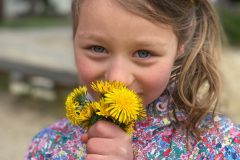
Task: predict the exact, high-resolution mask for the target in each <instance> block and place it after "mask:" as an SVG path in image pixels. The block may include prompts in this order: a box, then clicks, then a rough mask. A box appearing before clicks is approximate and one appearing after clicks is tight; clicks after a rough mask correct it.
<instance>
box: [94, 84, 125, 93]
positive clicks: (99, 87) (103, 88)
mask: <svg viewBox="0 0 240 160" xmlns="http://www.w3.org/2000/svg"><path fill="white" fill-rule="evenodd" d="M124 87H126V86H125V84H124V83H123V82H119V81H112V82H110V81H97V82H96V83H92V84H91V88H92V89H93V90H94V91H95V92H97V93H100V94H105V93H107V92H109V91H111V90H112V89H114V88H115V89H120V88H124Z"/></svg>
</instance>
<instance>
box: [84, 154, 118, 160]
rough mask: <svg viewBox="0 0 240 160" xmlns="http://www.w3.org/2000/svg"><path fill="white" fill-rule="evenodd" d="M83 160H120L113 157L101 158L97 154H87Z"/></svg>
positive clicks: (101, 156)
mask: <svg viewBox="0 0 240 160" xmlns="http://www.w3.org/2000/svg"><path fill="white" fill-rule="evenodd" d="M85 160H120V158H119V157H113V156H103V155H98V154H88V155H87V156H86V157H85Z"/></svg>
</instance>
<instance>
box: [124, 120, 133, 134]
mask: <svg viewBox="0 0 240 160" xmlns="http://www.w3.org/2000/svg"><path fill="white" fill-rule="evenodd" d="M133 127H134V122H132V123H130V124H128V125H126V126H125V127H124V128H123V130H124V131H125V132H126V133H127V134H128V135H131V134H132V133H133V132H134V131H135V130H134V128H133Z"/></svg>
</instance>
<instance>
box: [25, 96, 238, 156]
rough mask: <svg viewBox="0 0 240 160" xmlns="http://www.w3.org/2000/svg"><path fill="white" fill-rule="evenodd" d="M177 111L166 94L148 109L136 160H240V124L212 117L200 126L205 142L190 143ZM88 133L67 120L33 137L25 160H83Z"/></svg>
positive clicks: (135, 137) (137, 136)
mask: <svg viewBox="0 0 240 160" xmlns="http://www.w3.org/2000/svg"><path fill="white" fill-rule="evenodd" d="M173 109H174V105H172V104H169V100H168V96H166V95H163V96H161V97H159V98H158V99H157V100H155V101H154V102H153V103H152V104H150V105H149V106H148V109H147V118H146V119H145V120H144V121H141V122H137V123H136V125H135V130H136V132H135V133H134V134H133V137H132V145H133V150H134V155H135V160H159V159H170V160H171V159H172V160H176V159H183V160H184V159H194V160H195V159H197V160H205V159H206V160H208V159H209V160H222V159H228V160H231V159H239V160H240V126H239V125H236V124H234V123H233V122H232V121H231V120H230V119H229V118H227V117H225V116H221V115H215V116H214V117H212V116H211V114H209V115H207V116H206V117H205V118H204V119H203V120H202V122H201V123H200V124H199V128H201V130H205V132H204V133H203V134H202V135H201V140H197V139H196V138H195V137H194V135H193V134H190V135H189V136H188V141H187V136H186V128H185V127H184V121H185V120H186V119H187V114H186V113H185V112H184V111H179V110H177V111H176V114H175V116H174V114H173ZM176 119H177V120H176ZM84 132H85V131H84V130H83V129H82V128H80V127H77V126H73V125H72V124H70V122H69V121H68V120H67V119H63V120H60V121H58V122H57V123H55V124H53V125H51V126H49V127H47V128H45V129H44V130H42V131H41V132H39V133H38V134H37V135H36V136H35V137H34V138H33V140H32V142H31V144H30V146H29V149H28V151H27V154H26V156H25V159H27V160H48V159H51V160H76V159H78V160H83V159H84V156H85V154H86V146H85V144H83V143H82V142H81V141H80V137H81V135H82V134H83V133H84ZM187 142H188V145H187ZM187 146H188V147H187Z"/></svg>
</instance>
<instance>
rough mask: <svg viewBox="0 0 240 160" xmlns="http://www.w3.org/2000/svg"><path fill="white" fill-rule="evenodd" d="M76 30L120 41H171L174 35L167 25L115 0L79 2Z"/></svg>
mask: <svg viewBox="0 0 240 160" xmlns="http://www.w3.org/2000/svg"><path fill="white" fill-rule="evenodd" d="M78 32H81V34H82V33H89V32H91V33H96V34H98V35H105V36H108V37H110V38H112V39H113V40H114V39H116V38H118V39H121V40H123V41H124V40H125V39H126V38H127V39H129V40H131V39H136V38H138V39H140V40H142V39H146V40H147V39H154V40H156V39H157V40H158V41H163V42H164V41H170V42H171V40H173V39H175V38H176V37H175V34H174V32H173V29H172V27H171V26H168V25H164V24H156V23H153V22H151V21H149V20H147V19H145V18H143V17H141V16H139V15H136V14H133V13H132V12H130V11H128V10H126V9H125V8H124V7H123V6H121V5H120V4H119V3H118V2H117V1H116V0H87V1H83V3H82V5H81V9H80V14H79V24H78ZM85 35H86V34H85ZM91 37H92V36H91Z"/></svg>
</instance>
